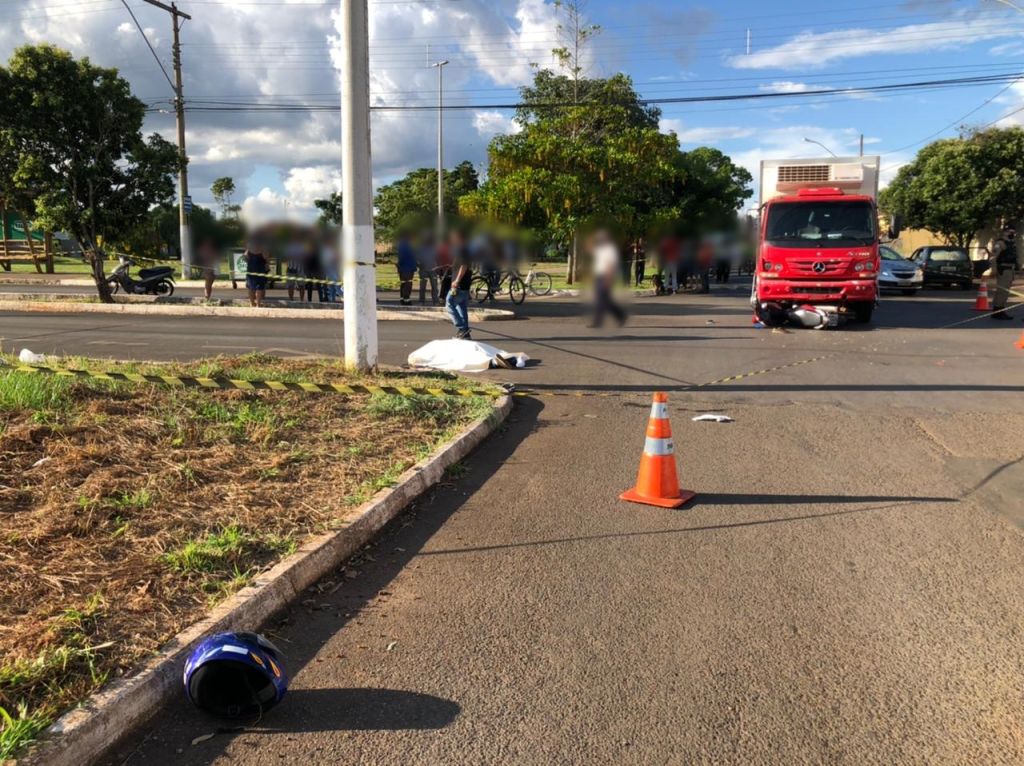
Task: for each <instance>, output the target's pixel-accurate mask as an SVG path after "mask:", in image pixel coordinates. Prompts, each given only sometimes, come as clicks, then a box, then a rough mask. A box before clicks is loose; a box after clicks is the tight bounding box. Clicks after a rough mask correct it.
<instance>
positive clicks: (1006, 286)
mask: <svg viewBox="0 0 1024 766" xmlns="http://www.w3.org/2000/svg"><path fill="white" fill-rule="evenodd" d="M992 250H993V253H994V259H995V270H996V296H995V300H994V301H993V302H992V308H993V309H994V310H995V312H994V313H993V314H992V318H993V319H1002V320H1003V321H1006V320H1008V319H1012V318H1013V317H1011V316H1010V315H1009V314H1008V313H1006V304H1007V303H1008V302H1009V300H1010V290H1011V289H1013V277H1014V274H1015V272H1016V269H1017V230H1016V229H1015V228H1014V227H1013V226H1012V225H1010V226H1007V227H1006V228H1005V229H1003V236H1002V238H1001V239H1000V240H999V241H998V242H996V244H995V246H994V247H993V248H992Z"/></svg>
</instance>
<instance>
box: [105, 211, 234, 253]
mask: <svg viewBox="0 0 1024 766" xmlns="http://www.w3.org/2000/svg"><path fill="white" fill-rule="evenodd" d="M192 236H193V239H194V240H195V241H196V242H203V241H205V240H210V241H211V242H213V244H214V245H215V246H216V247H217V248H218V249H221V250H223V249H224V248H227V247H232V246H236V245H239V244H241V243H242V242H243V241H244V239H245V231H244V228H243V226H242V223H241V222H240V221H239V220H238V219H235V218H228V219H224V218H221V219H218V218H217V216H215V215H214V214H213V211H212V210H209V209H207V208H205V207H200V206H199V205H196V206H195V207H193V208H192ZM121 245H122V246H123V247H124V248H125V249H126V250H127V251H128V252H129V253H132V254H135V255H141V256H147V257H153V256H157V257H160V256H161V255H166V256H167V257H169V258H180V257H181V226H180V225H179V219H178V207H177V205H175V204H174V203H171V202H165V203H161V204H160V205H157V206H156V207H154V208H152V209H151V210H150V211H149V213H148V214H147V215H146V218H145V219H144V220H143V221H142V222H141V223H140V224H139V225H137V226H136V227H134V228H133V229H132V230H131V231H130V232H128V233H127V235H125V236H124V237H123V238H122V239H121Z"/></svg>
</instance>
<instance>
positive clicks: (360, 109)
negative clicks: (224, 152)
mask: <svg viewBox="0 0 1024 766" xmlns="http://www.w3.org/2000/svg"><path fill="white" fill-rule="evenodd" d="M341 51H342V59H341V148H342V158H341V159H342V167H341V171H342V230H341V253H342V258H343V260H344V271H345V277H344V281H345V311H344V321H345V365H346V366H347V367H349V368H350V369H354V370H358V371H360V372H365V371H367V370H372V369H374V368H375V367H376V366H377V284H376V272H375V268H376V264H375V262H374V261H375V258H376V254H375V252H374V247H373V242H374V240H373V178H372V175H371V173H372V168H371V163H370V31H369V14H368V11H367V0H341Z"/></svg>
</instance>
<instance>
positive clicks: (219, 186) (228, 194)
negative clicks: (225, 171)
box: [210, 176, 241, 218]
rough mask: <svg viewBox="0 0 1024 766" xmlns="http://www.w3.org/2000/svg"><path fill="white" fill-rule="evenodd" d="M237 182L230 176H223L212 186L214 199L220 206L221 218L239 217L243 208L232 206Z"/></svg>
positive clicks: (211, 191) (211, 190)
mask: <svg viewBox="0 0 1024 766" xmlns="http://www.w3.org/2000/svg"><path fill="white" fill-rule="evenodd" d="M235 191H236V190H235V180H234V179H233V178H229V177H228V176H223V177H221V178H218V179H217V180H215V181H214V182H213V183H212V184H210V193H211V194H212V195H213V199H214V200H215V201H216V203H217V204H218V205H219V206H220V215H221V218H228V217H232V216H233V217H235V218H237V217H238V213H239V211H240V210H241V208H240V207H239V206H238V205H235V204H232V202H231V198H232V197H233V196H234V194H235Z"/></svg>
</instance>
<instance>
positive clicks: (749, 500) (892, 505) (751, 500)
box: [420, 493, 959, 556]
mask: <svg viewBox="0 0 1024 766" xmlns="http://www.w3.org/2000/svg"><path fill="white" fill-rule="evenodd" d="M790 497H797V498H799V497H806V498H809V499H807V500H806V501H800V502H808V503H813V502H821V503H842V502H851V503H857V502H863V501H864V500H863V498H860V497H851V498H844V497H842V496H837V497H832V496H820V497H819V496H815V495H715V494H712V493H709V494H706V495H701V494H698V495H697V497H696V498H695V499H694V500H692V501H691V502H690V503H688V504H686V505H685V506H683V507H682V508H681V509H679V510H680V512H681V513H685V512H686V511H687V510H689V509H691V508H695V507H699V506H701V505H718V506H721V505H761V504H771V503H780V504H782V503H786V502H791V501H790V500H789V498H790ZM708 498H711V501H710V502H708V501H707V499H708ZM716 498H717V499H719V500H720V502H715V499H716ZM725 498H735V499H736V500H735V502H725V501H724V499H725ZM760 498H764V499H763V500H761V499H760ZM876 499H881V500H889V501H892V502H888V503H886V504H885V505H874V506H870V507H868V508H849V509H844V510H841V511H830V512H828V513H807V514H801V515H798V516H779V517H775V518H771V519H753V520H751V521H738V522H735V523H733V524H707V525H704V526H700V527H677V528H672V529H649V530H642V531H638V532H609V533H607V534H602V535H584V536H581V537H557V538H552V539H548V540H528V541H523V542H514V543H504V544H498V545H481V546H476V547H472V548H448V549H444V550H434V551H427V552H426V553H421V554H420V556H454V555H458V554H460V553H487V552H490V551H504V550H513V549H515V548H535V547H540V546H545V545H567V544H573V543H590V542H600V541H604V540H628V539H630V538H634V537H660V536H664V535H680V534H689V533H695V532H719V531H723V530H729V529H743V528H745V527H760V526H765V525H768V524H786V523H790V522H794V521H818V520H821V519H830V518H835V517H837V516H849V515H851V514H857V513H874V512H877V511H886V510H891V509H899V508H909V507H911V506H913V505H915V504H917V503H922V502H937V503H956V502H959V499H958V498H954V497H938V498H935V497H887V498H876Z"/></svg>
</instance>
